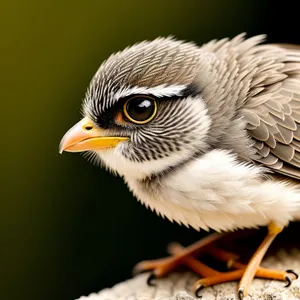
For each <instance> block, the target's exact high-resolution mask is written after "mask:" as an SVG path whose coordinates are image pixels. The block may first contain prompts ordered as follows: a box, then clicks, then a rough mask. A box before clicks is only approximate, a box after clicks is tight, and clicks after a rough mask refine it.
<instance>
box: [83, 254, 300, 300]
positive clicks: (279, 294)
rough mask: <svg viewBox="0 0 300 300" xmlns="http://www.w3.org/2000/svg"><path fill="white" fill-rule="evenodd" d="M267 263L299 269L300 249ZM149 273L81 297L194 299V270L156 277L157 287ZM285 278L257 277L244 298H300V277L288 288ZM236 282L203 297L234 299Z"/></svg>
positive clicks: (96, 299)
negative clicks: (150, 284) (280, 280)
mask: <svg viewBox="0 0 300 300" xmlns="http://www.w3.org/2000/svg"><path fill="white" fill-rule="evenodd" d="M262 265H263V266H264V267H268V268H275V269H283V270H286V269H295V270H296V271H298V272H300V250H297V249H291V250H289V251H284V250H279V251H278V252H277V253H276V254H275V255H274V256H269V257H267V258H266V259H265V260H264V262H263V264H262ZM146 279H147V274H142V275H139V276H136V277H134V278H133V279H130V280H127V281H124V282H121V283H119V284H117V285H115V286H114V287H112V288H109V289H105V290H102V291H100V292H99V293H95V294H91V295H89V296H88V297H81V298H80V300H115V299H121V300H151V299H154V300H193V299H196V297H195V296H194V293H193V289H192V288H193V283H194V282H195V281H196V280H197V279H198V277H197V276H196V275H194V274H193V273H189V272H186V273H172V274H171V275H170V276H168V277H167V278H163V279H159V280H156V287H149V286H147V284H146ZM284 284H285V283H283V282H279V281H271V280H261V279H255V280H254V281H253V283H252V285H251V289H250V293H249V296H248V297H246V298H245V300H254V299H255V300H256V299H257V300H296V299H300V279H298V280H295V281H293V283H292V285H291V286H290V287H289V288H285V287H284ZM236 291H237V283H236V282H231V283H225V284H219V285H216V286H214V287H209V288H205V289H203V291H202V299H203V300H235V299H238V297H237V293H236Z"/></svg>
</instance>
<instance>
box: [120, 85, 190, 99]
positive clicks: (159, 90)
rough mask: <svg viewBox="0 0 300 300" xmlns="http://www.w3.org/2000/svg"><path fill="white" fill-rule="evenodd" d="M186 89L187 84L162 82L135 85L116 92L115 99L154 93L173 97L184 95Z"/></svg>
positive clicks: (156, 95)
mask: <svg viewBox="0 0 300 300" xmlns="http://www.w3.org/2000/svg"><path fill="white" fill-rule="evenodd" d="M184 89H186V85H176V84H172V85H168V86H167V85H166V84H161V85H158V86H155V87H139V86H137V87H133V88H124V89H121V90H119V91H118V92H117V93H115V100H118V99H120V98H123V97H128V96H130V95H137V94H142V95H153V96H155V97H158V98H160V97H172V96H182V92H183V90H184Z"/></svg>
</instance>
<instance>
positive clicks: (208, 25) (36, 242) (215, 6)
mask: <svg viewBox="0 0 300 300" xmlns="http://www.w3.org/2000/svg"><path fill="white" fill-rule="evenodd" d="M297 14H298V13H297V9H296V6H295V5H294V6H293V5H292V1H281V2H280V3H279V4H276V2H275V1H239V0H236V1H200V0H199V1H147V2H146V1H119V2H113V1H100V0H99V1H75V0H68V1H35V0H28V1H1V4H0V34H1V35H0V54H1V56H0V62H1V71H0V95H1V98H0V101H1V105H0V108H1V118H0V122H1V131H0V134H1V140H0V143H1V147H0V149H1V150H0V151H1V156H0V157H1V167H0V169H1V178H0V179H1V191H0V197H1V210H0V214H1V215H0V233H1V239H0V241H1V247H0V248H1V250H0V251H1V266H0V270H1V273H3V275H2V276H1V278H3V279H4V280H2V279H1V290H0V294H1V296H0V297H1V299H25V300H26V299H32V300H33V299H43V300H47V299H49V300H50V299H51V300H53V299H55V300H60V299H62V300H67V299H74V298H77V297H79V296H81V295H84V294H88V293H90V292H92V291H98V290H99V289H101V288H103V287H106V286H110V285H112V284H114V283H116V282H117V281H120V280H123V279H125V278H127V277H129V276H130V271H131V268H132V266H133V265H134V264H135V263H136V262H137V261H139V260H141V259H143V258H144V259H145V258H151V257H157V256H160V255H163V254H164V247H165V245H166V244H167V243H168V242H169V241H171V240H173V239H176V240H179V241H181V242H186V243H187V242H189V241H191V240H195V239H196V238H197V237H199V236H200V235H199V234H197V233H196V232H194V231H193V230H187V229H185V228H181V227H179V226H177V225H172V224H170V223H169V222H167V221H164V220H162V219H160V218H158V217H156V216H155V215H154V214H153V213H151V212H149V211H147V210H146V209H145V208H144V207H142V206H141V205H140V204H139V203H138V202H137V201H136V200H135V199H134V198H133V196H132V195H131V194H130V193H129V192H128V191H127V188H126V186H125V185H124V184H123V182H122V180H121V179H120V178H116V177H113V176H111V175H109V174H108V173H106V172H105V171H104V170H101V169H99V168H96V167H94V166H92V165H91V164H89V163H88V162H86V161H85V160H84V159H83V158H82V156H81V155H71V154H64V155H63V156H61V155H59V154H58V152H57V150H58V144H59V141H60V139H61V137H62V135H63V134H64V133H65V131H66V130H67V129H68V128H69V127H70V126H71V125H72V124H73V123H75V122H77V121H78V120H79V118H80V113H79V110H80V104H81V100H82V98H83V96H84V93H85V90H86V87H87V85H88V83H89V80H90V79H91V77H92V76H93V74H94V72H95V71H96V70H97V68H98V66H99V64H100V63H101V62H102V61H103V60H104V59H105V58H106V57H107V56H108V55H109V54H110V53H112V52H114V51H118V50H120V49H122V48H124V47H126V46H127V45H129V44H132V43H135V42H137V41H141V40H144V39H152V38H155V37H157V36H166V35H170V34H172V35H175V36H176V37H178V38H180V39H186V40H194V41H196V42H197V43H199V44H201V43H203V42H206V41H209V40H210V39H213V38H221V37H225V36H229V37H233V36H234V35H236V34H238V33H240V32H243V31H246V32H248V33H249V35H254V34H258V33H268V34H269V40H270V41H272V42H294V43H296V42H299V29H298V28H299V21H297V20H298V17H297Z"/></svg>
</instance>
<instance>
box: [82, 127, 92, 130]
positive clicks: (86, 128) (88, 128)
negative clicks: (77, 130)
mask: <svg viewBox="0 0 300 300" xmlns="http://www.w3.org/2000/svg"><path fill="white" fill-rule="evenodd" d="M84 129H85V130H92V129H93V126H85V127H84Z"/></svg>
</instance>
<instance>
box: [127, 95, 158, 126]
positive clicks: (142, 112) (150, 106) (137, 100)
mask: <svg viewBox="0 0 300 300" xmlns="http://www.w3.org/2000/svg"><path fill="white" fill-rule="evenodd" d="M123 112H124V115H125V116H126V117H127V119H129V121H131V122H133V123H136V124H146V123H148V122H150V121H151V120H152V119H153V118H154V117H155V115H156V112H157V101H156V99H154V98H152V97H148V96H134V97H132V98H130V99H128V100H127V101H126V102H125V104H124V108H123Z"/></svg>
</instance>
